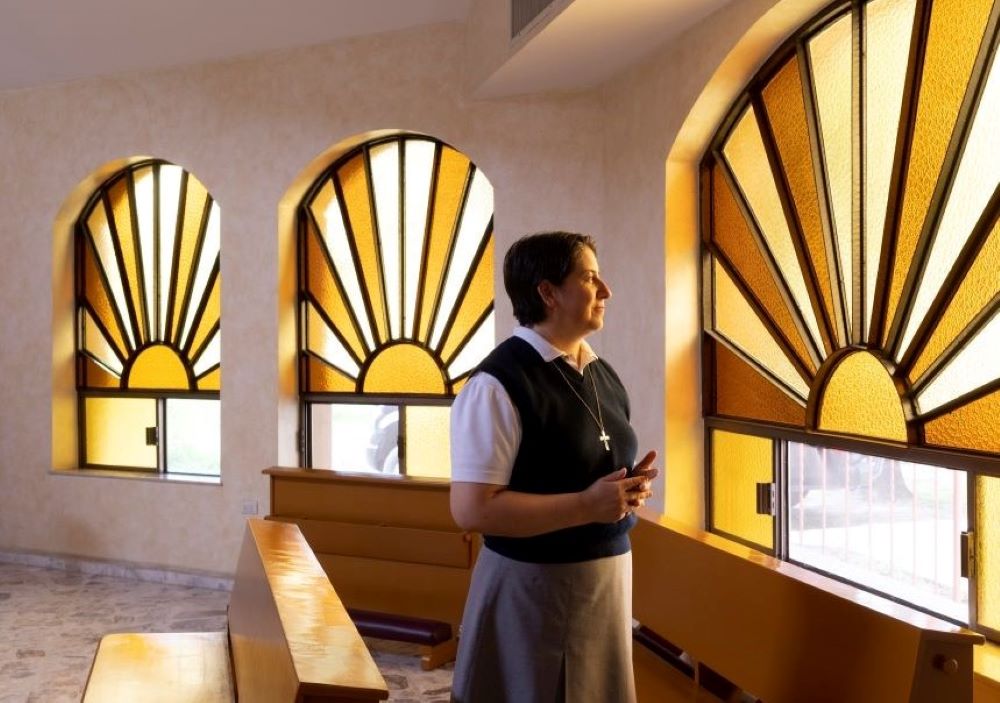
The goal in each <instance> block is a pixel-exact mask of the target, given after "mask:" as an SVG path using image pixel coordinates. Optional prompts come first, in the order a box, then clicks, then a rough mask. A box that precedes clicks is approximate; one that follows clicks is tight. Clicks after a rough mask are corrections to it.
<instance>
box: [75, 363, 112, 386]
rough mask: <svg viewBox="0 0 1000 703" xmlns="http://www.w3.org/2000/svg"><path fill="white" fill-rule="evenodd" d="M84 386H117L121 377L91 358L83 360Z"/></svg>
mask: <svg viewBox="0 0 1000 703" xmlns="http://www.w3.org/2000/svg"><path fill="white" fill-rule="evenodd" d="M82 386H83V387H84V388H119V387H120V386H121V379H120V378H118V377H117V376H114V375H113V374H110V373H108V371H107V370H106V369H105V368H104V367H102V366H100V365H99V364H97V363H96V362H94V360H93V359H84V360H83V383H82Z"/></svg>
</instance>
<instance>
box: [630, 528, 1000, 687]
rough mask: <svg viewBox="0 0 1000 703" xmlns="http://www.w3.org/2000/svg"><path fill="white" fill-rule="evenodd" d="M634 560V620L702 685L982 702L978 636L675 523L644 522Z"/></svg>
mask: <svg viewBox="0 0 1000 703" xmlns="http://www.w3.org/2000/svg"><path fill="white" fill-rule="evenodd" d="M632 554H633V557H632V558H633V613H634V617H635V618H636V619H637V620H638V621H639V622H640V623H642V625H643V626H644V627H646V628H648V629H649V630H651V631H652V632H654V633H656V634H657V635H659V636H660V637H661V638H663V639H665V640H667V641H668V642H669V643H671V644H672V645H675V646H676V647H679V648H680V649H682V650H683V651H684V652H685V653H686V654H687V655H688V657H690V661H691V662H692V663H693V666H694V672H695V679H697V678H698V672H699V669H700V666H701V665H702V664H704V665H707V666H708V667H710V668H711V669H712V670H714V671H716V672H718V673H719V674H721V675H722V676H723V677H725V678H726V679H728V680H729V681H731V682H733V683H734V684H736V685H737V686H738V687H739V688H740V689H742V690H743V691H746V692H748V693H749V694H752V697H754V698H759V699H760V700H763V701H766V702H767V703H799V702H801V701H810V702H811V703H824V702H827V701H828V702H830V703H834V702H842V701H851V703H892V702H893V701H905V702H907V703H940V702H942V701H948V702H949V703H965V702H969V701H972V686H973V647H974V645H978V644H981V643H982V642H983V641H984V638H983V637H982V635H980V634H978V633H976V632H972V631H970V630H967V629H965V628H962V627H959V626H957V625H954V624H952V623H949V622H946V621H943V620H940V619H938V618H934V617H932V616H930V615H925V614H923V613H920V612H918V611H915V610H913V609H911V608H908V607H906V606H903V605H900V604H898V603H895V602H892V601H889V600H887V599H885V598H881V597H878V596H875V595H872V594H869V593H866V592H863V591H859V590H858V589H854V588H851V587H849V586H847V585H845V584H842V583H840V582H838V581H834V580H832V579H829V578H826V577H824V576H821V575H819V574H816V573H813V572H810V571H807V570H805V569H802V568H799V567H796V566H795V565H793V564H789V563H787V562H782V561H780V560H778V559H774V558H772V557H769V556H767V555H765V554H762V553H760V552H757V551H754V550H752V549H749V548H747V547H742V546H740V545H738V544H735V543H733V542H731V541H729V540H725V539H722V538H721V537H718V536H716V535H711V534H707V533H704V532H701V531H698V530H692V529H689V528H687V527H685V526H683V525H680V524H679V523H674V522H672V521H670V520H668V519H666V518H660V517H657V516H650V515H646V516H644V517H643V518H642V519H640V520H639V523H638V524H637V526H636V528H635V530H634V531H633V532H632ZM640 646H641V645H640ZM640 675H641V672H640V671H639V669H638V668H637V677H638V676H640ZM693 683H696V682H693ZM750 699H751V700H752V699H753V698H750Z"/></svg>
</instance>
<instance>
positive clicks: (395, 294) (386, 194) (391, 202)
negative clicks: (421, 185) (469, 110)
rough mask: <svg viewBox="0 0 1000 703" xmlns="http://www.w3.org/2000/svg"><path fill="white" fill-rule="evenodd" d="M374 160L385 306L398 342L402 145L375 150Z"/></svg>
mask: <svg viewBox="0 0 1000 703" xmlns="http://www.w3.org/2000/svg"><path fill="white" fill-rule="evenodd" d="M370 158H371V164H372V170H371V177H372V189H373V191H374V198H375V215H376V217H377V219H378V234H379V244H380V247H381V259H382V280H383V282H384V283H385V302H386V310H387V314H388V316H389V336H390V337H391V338H392V339H397V338H398V337H399V336H400V329H401V326H402V310H401V308H400V303H401V302H402V300H401V298H402V290H401V288H400V282H401V281H400V277H401V276H402V269H401V263H402V262H401V252H400V248H401V247H400V244H401V242H400V238H401V237H402V229H401V226H400V212H399V142H395V141H393V142H387V143H385V144H379V145H377V146H374V147H372V149H371V157H370Z"/></svg>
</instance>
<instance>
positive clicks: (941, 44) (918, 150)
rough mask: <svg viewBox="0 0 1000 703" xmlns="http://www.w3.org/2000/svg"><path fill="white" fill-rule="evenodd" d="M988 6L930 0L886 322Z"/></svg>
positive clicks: (964, 0) (960, 0)
mask: <svg viewBox="0 0 1000 703" xmlns="http://www.w3.org/2000/svg"><path fill="white" fill-rule="evenodd" d="M992 5H993V3H991V2H969V0H935V2H934V3H933V5H932V9H931V19H930V30H929V33H928V36H927V44H926V49H925V59H924V73H923V76H921V78H920V93H919V94H920V102H919V104H918V105H917V114H916V122H915V123H914V131H913V146H912V148H911V150H910V160H909V167H908V170H907V173H906V181H905V183H906V187H905V188H904V189H903V210H902V217H901V220H900V227H899V237H898V241H897V244H896V260H895V263H894V266H893V272H892V286H891V289H890V291H889V299H888V305H887V312H888V316H887V318H886V319H887V320H888V321H892V320H893V319H894V316H895V315H896V308H897V307H898V305H899V300H900V297H901V296H902V293H903V283H904V282H905V280H906V275H907V273H908V272H909V270H910V268H911V267H912V266H913V263H914V262H913V256H914V252H915V250H916V246H917V240H918V239H919V237H920V231H921V229H922V227H923V225H924V220H925V219H926V217H927V214H928V212H929V208H930V200H931V196H932V195H933V193H934V188H935V186H936V185H937V181H938V177H939V175H940V171H941V166H942V165H943V164H944V159H945V152H946V150H947V148H948V143H949V141H950V140H951V134H952V130H953V129H954V127H955V120H956V118H957V117H958V111H959V108H960V106H961V104H962V99H963V98H964V97H965V91H966V87H967V86H968V83H969V76H970V74H971V72H972V67H973V64H974V62H975V60H976V54H977V52H978V51H979V44H980V42H981V41H982V37H983V31H984V29H985V27H986V20H987V19H988V18H989V14H990V9H991V7H992ZM956 37H961V38H962V39H961V41H956ZM888 331H889V326H888V325H886V335H885V337H884V339H888Z"/></svg>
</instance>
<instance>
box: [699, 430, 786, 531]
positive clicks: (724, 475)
mask: <svg viewBox="0 0 1000 703" xmlns="http://www.w3.org/2000/svg"><path fill="white" fill-rule="evenodd" d="M773 452H774V449H773V444H772V440H771V439H768V438H766V437H751V436H749V435H741V434H735V433H733V432H723V431H722V430H712V526H713V527H714V528H715V529H717V530H721V531H723V532H726V533H728V534H730V535H733V536H735V537H739V538H741V539H744V540H746V541H748V542H753V543H754V544H759V545H761V546H762V547H764V548H766V549H774V518H773V517H772V516H770V515H758V514H757V484H758V483H772V482H773V481H774V454H773Z"/></svg>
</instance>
